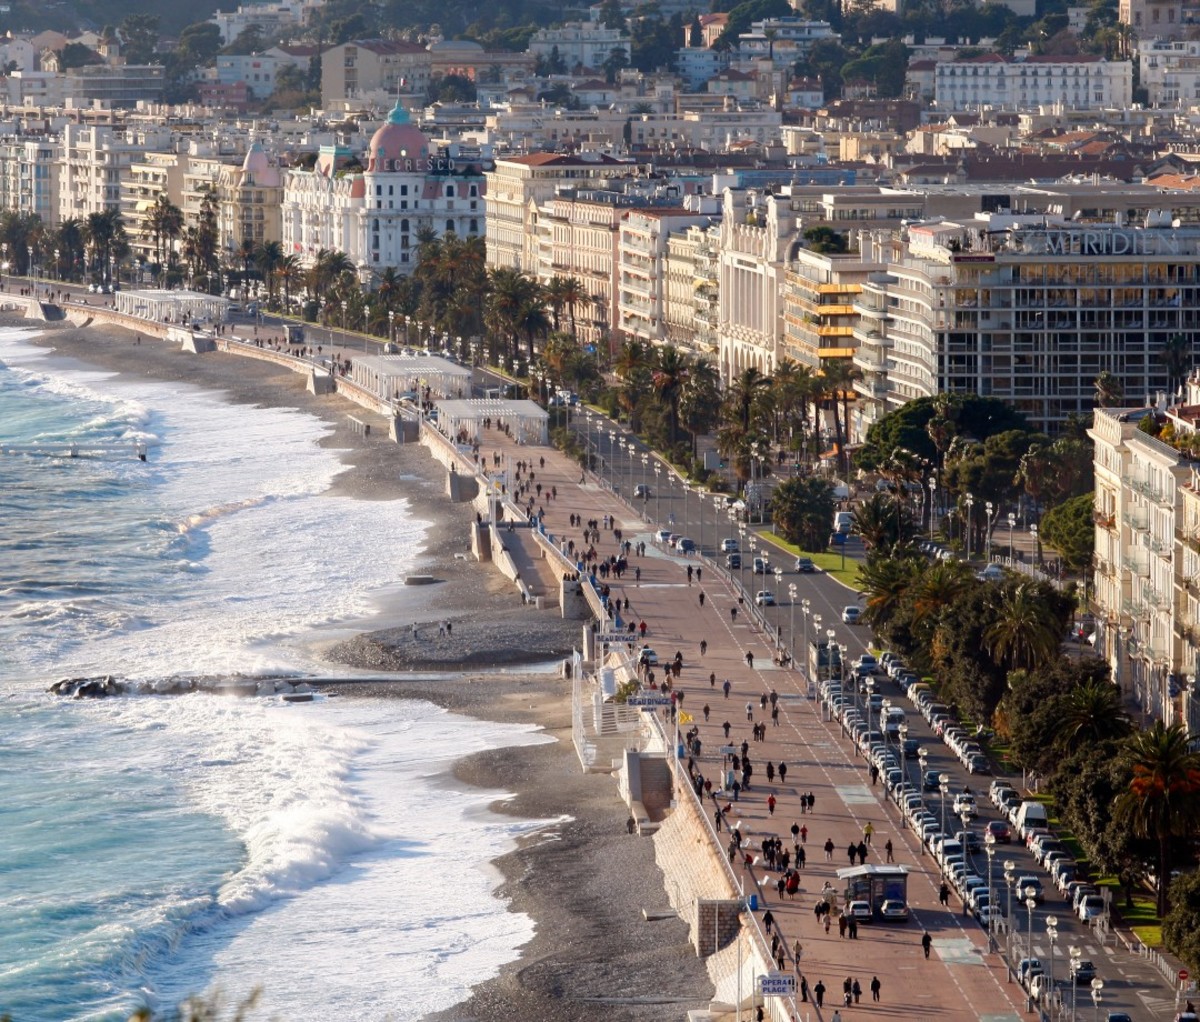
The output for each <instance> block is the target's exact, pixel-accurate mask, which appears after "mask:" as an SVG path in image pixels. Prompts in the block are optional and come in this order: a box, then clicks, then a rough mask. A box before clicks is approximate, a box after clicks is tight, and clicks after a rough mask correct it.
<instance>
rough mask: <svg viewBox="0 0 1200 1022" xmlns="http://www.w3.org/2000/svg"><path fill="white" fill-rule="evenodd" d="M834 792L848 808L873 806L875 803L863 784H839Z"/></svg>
mask: <svg viewBox="0 0 1200 1022" xmlns="http://www.w3.org/2000/svg"><path fill="white" fill-rule="evenodd" d="M834 790H835V791H837V794H838V797H839V798H840V799H841V800H842V801H843V802H844V803H845V804H846V805H848V806H864V805H873V804H874V803H875V802H876V801H877V800H876V798H875V796H874V795H873V794H872V793H871V789H870V788H868V787H867V786H866V785H865V784H839V785H838V786H837V787H836V788H835V789H834Z"/></svg>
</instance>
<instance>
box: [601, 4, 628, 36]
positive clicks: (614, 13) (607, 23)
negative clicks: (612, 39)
mask: <svg viewBox="0 0 1200 1022" xmlns="http://www.w3.org/2000/svg"><path fill="white" fill-rule="evenodd" d="M600 22H601V24H603V25H604V27H605V28H619V29H620V30H621V31H622V32H624V31H625V15H624V14H623V13H621V0H603V3H601V4H600Z"/></svg>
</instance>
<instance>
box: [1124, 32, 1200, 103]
mask: <svg viewBox="0 0 1200 1022" xmlns="http://www.w3.org/2000/svg"><path fill="white" fill-rule="evenodd" d="M1137 59H1138V71H1139V78H1140V80H1141V83H1142V86H1143V87H1144V88H1145V89H1146V94H1147V97H1148V99H1149V100H1150V105H1151V106H1189V105H1191V104H1193V103H1195V102H1197V101H1198V100H1200V41H1198V40H1195V39H1187V40H1182V39H1178V40H1170V39H1151V40H1148V41H1146V42H1143V43H1139V44H1138V53H1137Z"/></svg>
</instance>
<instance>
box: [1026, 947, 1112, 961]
mask: <svg viewBox="0 0 1200 1022" xmlns="http://www.w3.org/2000/svg"><path fill="white" fill-rule="evenodd" d="M1079 947H1080V948H1081V949H1082V951H1083V954H1081V955H1080V956H1079V957H1080V958H1086V959H1090V960H1091V961H1093V962H1094V961H1095V960H1096V959H1097V958H1099V957H1100V956H1101V955H1110V956H1111V954H1112V952H1111V951H1110V950H1109V949H1108V948H1106V947H1096V946H1095V945H1092V944H1080V945H1079ZM1054 954H1055V958H1056V959H1057V960H1059V961H1063V962H1068V961H1069V956H1068V955H1064V954H1063V949H1062V947H1061V946H1059V945H1055V951H1054ZM1033 957H1034V958H1040V959H1041V960H1042V961H1043V962H1048V961H1049V960H1050V949H1049V947H1047V946H1045V945H1043V944H1038V943H1034V945H1033Z"/></svg>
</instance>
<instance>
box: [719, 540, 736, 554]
mask: <svg viewBox="0 0 1200 1022" xmlns="http://www.w3.org/2000/svg"><path fill="white" fill-rule="evenodd" d="M721 552H722V553H726V554H736V553H737V552H738V541H737V540H736V539H732V538H730V539H723V540H721Z"/></svg>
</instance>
